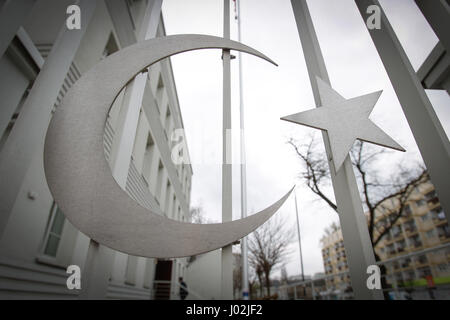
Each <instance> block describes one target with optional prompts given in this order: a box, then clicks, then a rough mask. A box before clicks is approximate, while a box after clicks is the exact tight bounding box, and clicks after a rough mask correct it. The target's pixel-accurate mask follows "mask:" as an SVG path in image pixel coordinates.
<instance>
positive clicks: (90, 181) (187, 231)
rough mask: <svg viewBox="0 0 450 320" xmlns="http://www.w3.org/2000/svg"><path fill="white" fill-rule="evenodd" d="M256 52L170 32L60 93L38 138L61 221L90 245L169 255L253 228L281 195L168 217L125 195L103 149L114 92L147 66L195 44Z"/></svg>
mask: <svg viewBox="0 0 450 320" xmlns="http://www.w3.org/2000/svg"><path fill="white" fill-rule="evenodd" d="M210 48H217V49H230V50H237V51H242V52H245V53H249V54H252V55H255V56H257V57H259V58H262V59H264V60H267V61H268V62H271V63H273V64H275V63H274V62H273V61H272V60H270V59H269V58H268V57H266V56H265V55H263V54H262V53H260V52H258V51H256V50H254V49H252V48H250V47H248V46H245V45H243V44H241V43H239V42H235V41H231V40H227V39H223V38H219V37H213V36H206V35H174V36H167V37H162V38H155V39H150V40H146V41H142V42H140V43H137V44H135V45H132V46H129V47H127V48H124V49H122V50H120V51H118V52H116V53H114V54H112V55H111V56H109V57H108V58H106V59H105V60H103V61H101V62H99V63H98V64H96V65H95V66H94V67H93V68H92V69H90V70H89V71H88V72H86V73H85V74H84V75H83V76H82V77H81V78H80V79H79V80H78V81H77V82H76V83H75V84H74V85H73V86H72V88H71V89H70V90H69V92H68V93H67V94H66V96H65V98H64V100H63V101H62V104H61V105H60V106H59V108H58V109H57V111H56V112H55V114H54V116H53V118H52V120H51V122H50V125H49V128H48V131H47V135H46V139H45V148H44V169H45V175H46V177H47V182H48V185H49V188H50V191H51V193H52V195H53V197H54V199H55V201H56V203H57V204H58V206H59V207H60V208H61V210H62V211H63V212H64V214H65V216H66V217H67V219H68V220H69V221H70V222H71V223H72V224H73V225H74V226H75V227H77V228H78V229H79V230H80V231H81V232H83V233H84V234H86V235H87V236H89V237H90V238H92V239H93V240H95V241H97V242H98V243H100V244H102V245H105V246H107V247H110V248H112V249H115V250H118V251H121V252H125V253H127V254H131V255H135V256H142V257H149V258H176V257H186V256H192V255H197V254H201V253H205V252H208V251H211V250H215V249H218V248H222V247H224V246H227V245H229V244H231V243H233V242H235V241H237V240H238V239H241V238H243V237H245V236H246V235H248V234H249V233H250V232H252V231H254V230H255V229H256V228H258V227H259V226H261V225H262V224H263V223H264V222H265V221H267V220H268V219H269V218H270V217H271V216H272V215H273V214H274V213H275V212H276V211H277V210H278V209H279V208H280V207H281V205H282V204H283V203H284V202H285V201H286V199H287V198H288V197H289V195H290V193H291V192H292V189H291V190H290V191H289V192H288V193H287V194H286V195H284V196H283V197H282V198H281V199H280V200H278V201H277V202H275V203H274V204H272V205H271V206H269V207H268V208H266V209H264V210H262V211H260V212H258V213H256V214H254V215H251V216H249V217H247V218H244V219H240V220H235V221H231V222H226V223H215V224H193V223H185V222H179V221H175V220H172V219H168V218H166V217H164V216H162V215H159V214H157V213H155V212H152V211H150V210H148V209H146V208H144V207H142V206H140V205H139V204H138V203H137V202H135V201H134V200H133V199H131V198H130V197H129V196H128V195H127V194H126V193H125V191H123V190H122V189H121V188H120V186H119V185H118V184H117V183H116V181H115V180H114V178H113V176H112V174H111V170H110V167H109V164H108V162H107V160H106V159H105V156H104V152H103V135H104V127H105V124H106V119H107V116H108V113H109V110H110V108H111V105H112V104H113V102H114V100H115V98H116V96H117V95H118V93H119V92H120V91H121V89H122V88H124V87H125V86H126V85H127V83H128V82H129V81H130V80H131V79H132V78H133V77H134V76H136V75H137V74H139V73H140V72H141V71H142V70H144V69H146V68H148V67H149V66H150V65H152V64H154V63H156V62H158V61H160V60H162V59H164V58H167V57H170V56H172V55H175V54H178V53H181V52H185V51H191V50H198V49H210Z"/></svg>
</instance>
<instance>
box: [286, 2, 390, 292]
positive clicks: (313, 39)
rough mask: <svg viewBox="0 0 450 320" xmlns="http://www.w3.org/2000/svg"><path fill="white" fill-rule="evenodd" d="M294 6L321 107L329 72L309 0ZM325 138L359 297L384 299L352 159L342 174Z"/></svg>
mask: <svg viewBox="0 0 450 320" xmlns="http://www.w3.org/2000/svg"><path fill="white" fill-rule="evenodd" d="M291 4H292V8H293V11H294V16H295V20H296V23H297V28H298V33H299V35H300V41H301V43H302V48H303V52H304V57H305V60H306V65H307V68H308V73H309V78H310V82H311V86H312V89H313V93H314V99H315V101H316V105H317V106H318V107H319V106H321V101H320V95H319V90H318V86H317V82H316V77H317V76H318V77H320V78H321V79H322V80H323V81H325V82H327V83H330V80H329V77H328V72H327V69H326V66H325V61H324V59H323V56H322V52H321V49H320V45H319V41H318V39H317V36H316V32H315V30H314V25H313V23H312V19H311V16H310V13H309V9H308V6H307V4H306V0H291ZM322 136H323V140H324V144H325V150H326V153H327V158H328V164H329V167H330V173H331V180H332V184H333V189H334V194H335V197H336V202H337V207H338V212H339V219H340V224H341V228H342V234H343V238H344V245H345V249H346V252H347V258H348V264H349V268H350V271H351V272H350V276H351V280H352V285H353V291H354V293H355V297H356V298H357V299H363V300H371V299H377V300H378V299H383V294H382V292H381V290H370V289H369V288H367V285H366V279H367V273H366V270H367V267H368V266H369V265H373V264H375V257H374V254H373V248H372V243H371V241H370V237H369V232H368V229H367V222H366V217H365V216H364V211H363V207H362V203H361V199H360V196H359V191H358V186H357V183H356V178H355V174H354V172H353V167H352V163H351V161H350V158H349V156H347V157H346V159H345V161H344V164H343V165H342V166H341V168H340V169H339V171H335V169H334V165H333V163H332V153H331V148H330V142H329V138H328V134H327V133H326V132H324V131H322Z"/></svg>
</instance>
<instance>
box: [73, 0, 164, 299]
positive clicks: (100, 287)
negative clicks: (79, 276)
mask: <svg viewBox="0 0 450 320" xmlns="http://www.w3.org/2000/svg"><path fill="white" fill-rule="evenodd" d="M161 5H162V0H153V1H149V3H148V5H147V8H146V12H145V16H144V19H143V22H142V25H141V28H140V29H139V34H138V37H137V40H138V41H142V40H146V39H150V38H154V37H155V36H156V31H157V28H158V24H159V17H160V15H161ZM146 82H147V72H146V71H145V72H142V73H140V74H139V75H137V76H136V77H135V78H134V80H132V81H131V82H130V83H129V84H128V86H127V87H126V89H125V94H124V99H123V100H124V101H123V104H122V107H121V110H120V113H119V124H118V128H116V134H115V137H114V142H113V149H112V152H111V153H112V154H111V161H112V166H111V167H112V174H113V176H114V178H115V179H116V181H117V182H118V184H119V185H120V186H121V187H122V188H123V189H125V186H126V183H127V178H128V168H129V166H130V161H131V153H132V151H133V145H134V139H135V136H136V129H137V124H138V120H139V111H140V109H141V105H142V100H143V96H144V90H145V85H146ZM113 256H114V251H113V250H111V249H109V248H106V247H104V246H102V245H100V244H98V243H97V242H96V241H94V240H92V239H91V240H90V242H89V249H88V255H87V258H86V267H85V270H84V276H83V279H84V281H85V285H84V289H83V290H82V294H81V295H80V298H82V299H88V298H96V299H103V298H105V294H106V290H107V286H108V282H109V274H110V273H111V267H112V261H113V260H114V259H113ZM108 262H109V263H108ZM105 275H107V276H105ZM99 279H101V280H104V282H101V281H100V280H99Z"/></svg>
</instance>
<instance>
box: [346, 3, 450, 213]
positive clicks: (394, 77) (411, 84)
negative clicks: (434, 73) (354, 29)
mask: <svg viewBox="0 0 450 320" xmlns="http://www.w3.org/2000/svg"><path fill="white" fill-rule="evenodd" d="M428 2H433V4H437V3H438V2H439V1H437V0H436V1H428ZM434 2H436V3H434ZM355 3H356V5H357V6H358V9H359V12H360V14H361V16H362V17H363V19H364V20H365V19H367V13H366V10H367V7H368V6H370V5H377V6H378V7H379V8H380V10H381V28H380V29H373V30H369V34H370V36H371V37H372V41H373V43H374V44H375V47H376V48H377V51H378V54H379V56H380V58H381V61H382V62H383V65H384V67H385V69H386V73H387V75H388V76H389V79H390V80H391V83H392V86H393V88H394V90H395V93H396V94H397V97H398V99H399V101H400V105H401V106H402V109H403V112H404V114H405V116H406V119H407V120H408V123H409V126H410V128H411V131H412V133H413V135H414V139H415V140H416V143H417V146H418V147H419V150H420V153H421V155H422V158H423V161H424V162H425V165H426V167H427V170H428V172H429V174H430V177H431V181H432V182H433V184H434V186H435V187H436V192H437V194H438V196H439V200H440V202H441V204H442V207H443V208H444V212H445V214H446V216H447V220H448V221H450V165H449V163H450V142H449V140H448V137H447V135H446V134H445V131H444V129H443V127H442V125H441V123H440V121H439V118H438V117H437V115H436V112H435V111H434V108H433V105H432V104H431V102H430V100H429V99H428V97H427V95H426V93H425V90H424V89H423V87H422V85H421V83H420V81H419V79H418V78H417V75H416V73H415V71H414V69H413V67H412V65H411V63H410V62H409V59H408V56H407V55H406V53H405V51H404V50H403V47H402V45H401V43H400V41H399V40H398V38H397V36H396V34H395V32H394V29H393V28H392V26H391V24H390V23H389V20H388V19H387V17H386V15H385V14H384V11H383V9H382V7H381V5H380V3H379V2H378V1H377V0H356V1H355ZM422 6H423V9H425V8H428V7H430V6H431V4H428V6H426V5H424V4H423V5H422ZM446 8H447V10H448V5H446ZM442 10H445V8H443V9H442ZM446 17H447V19H448V11H447V16H446ZM446 25H448V21H447V23H446ZM435 29H437V27H436V26H435ZM445 32H447V33H446V35H447V36H446V37H442V39H441V41H442V43H443V45H444V46H447V45H450V44H449V41H447V40H448V30H445ZM438 36H442V34H438Z"/></svg>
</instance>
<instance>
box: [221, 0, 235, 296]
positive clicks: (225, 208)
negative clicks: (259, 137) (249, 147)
mask: <svg viewBox="0 0 450 320" xmlns="http://www.w3.org/2000/svg"><path fill="white" fill-rule="evenodd" d="M223 37H224V38H225V39H229V38H230V1H229V0H224V1H223ZM230 59H231V56H230V50H227V49H224V50H222V60H223V127H222V138H223V139H222V150H223V151H222V222H227V221H231V220H232V219H233V211H232V210H233V209H232V208H233V207H232V195H233V194H232V182H231V179H232V166H231V139H229V138H228V135H229V132H231V76H230V74H231V70H230ZM222 299H224V300H232V299H233V253H232V245H228V246H226V247H223V248H222Z"/></svg>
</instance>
